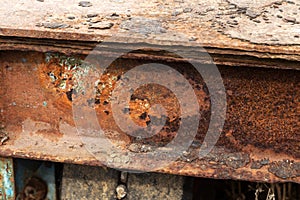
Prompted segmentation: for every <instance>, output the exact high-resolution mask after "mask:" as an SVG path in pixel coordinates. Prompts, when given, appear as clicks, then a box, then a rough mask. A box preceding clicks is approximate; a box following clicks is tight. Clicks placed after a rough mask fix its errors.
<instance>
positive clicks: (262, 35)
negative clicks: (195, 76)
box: [0, 0, 300, 69]
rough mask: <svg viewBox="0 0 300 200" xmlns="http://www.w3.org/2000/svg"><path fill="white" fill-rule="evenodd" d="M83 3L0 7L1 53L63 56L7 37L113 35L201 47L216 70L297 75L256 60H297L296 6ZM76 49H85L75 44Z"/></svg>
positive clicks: (133, 0)
mask: <svg viewBox="0 0 300 200" xmlns="http://www.w3.org/2000/svg"><path fill="white" fill-rule="evenodd" d="M89 2H90V4H89V6H87V7H85V6H86V5H79V2H77V1H72V0H67V1H63V2H61V1H59V2H56V1H54V2H53V1H44V2H40V1H33V0H32V1H24V2H23V1H17V0H13V1H8V0H6V1H4V2H3V3H2V4H1V6H0V18H1V19H5V20H1V22H0V36H6V37H13V38H10V39H11V40H8V39H7V38H6V39H5V40H2V39H1V44H0V48H1V49H6V50H8V49H15V50H16V49H20V50H28V49H31V50H36V49H38V48H39V45H40V44H43V45H44V46H45V48H52V49H56V50H57V49H59V48H60V50H59V51H60V52H62V51H69V52H70V49H69V50H67V49H66V47H68V46H66V45H65V46H63V47H62V46H61V45H60V44H59V43H57V44H51V41H43V42H40V43H39V44H37V45H34V44H33V43H34V42H32V41H30V44H28V41H27V42H26V40H25V41H24V40H23V41H20V40H18V39H16V38H14V37H20V38H22V37H26V38H32V39H34V38H39V39H57V40H69V41H70V40H71V41H75V40H76V41H89V42H91V41H94V42H100V41H105V40H107V39H108V38H110V37H111V36H114V39H115V40H116V41H119V42H121V43H122V42H126V43H137V42H147V43H151V44H159V45H181V46H185V47H191V46H194V47H199V46H203V47H207V48H208V49H209V51H210V52H209V53H213V52H215V53H216V54H217V56H216V58H215V60H216V62H219V63H220V64H228V65H242V64H243V65H248V66H252V65H254V66H256V67H259V66H260V67H276V68H278V67H280V68H294V69H295V68H296V69H299V65H297V64H295V63H294V64H293V65H292V66H291V65H289V66H285V65H284V64H282V65H279V64H276V63H277V62H274V60H273V61H271V63H269V62H268V61H267V60H266V61H263V60H260V58H263V59H268V60H269V61H270V60H272V59H283V60H284V61H285V60H293V61H299V60H300V46H299V45H300V32H299V30H300V24H299V12H297V11H298V10H299V7H300V5H299V2H297V1H296V0H294V1H285V0H282V1H278V0H257V1H255V3H253V1H251V0H244V1H241V2H240V1H236V0H228V1H223V0H212V1H206V0H198V1H195V0H189V1H173V0H165V1H155V0H150V1H147V2H146V3H143V2H140V1H137V0H130V1H108V0H107V1H101V2H99V1H96V0H90V1H89ZM7 16H9V17H7ZM67 45H69V44H67ZM45 48H43V49H44V50H45ZM76 48H78V49H77V50H78V51H79V50H81V51H83V50H85V49H82V46H80V45H79V46H76ZM76 48H75V49H76ZM75 49H74V50H75ZM79 53H83V52H79ZM222 55H223V57H222ZM240 56H244V57H240ZM248 56H250V57H248ZM232 57H234V58H235V59H232Z"/></svg>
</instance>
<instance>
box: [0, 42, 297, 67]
mask: <svg viewBox="0 0 300 200" xmlns="http://www.w3.org/2000/svg"><path fill="white" fill-rule="evenodd" d="M0 42H1V43H0V50H21V51H38V52H61V53H65V54H69V55H71V54H83V55H88V54H89V53H91V51H93V49H95V48H96V46H97V45H101V42H93V41H90V42H88V41H73V40H53V39H34V38H19V37H0ZM169 45H170V44H166V45H164V44H160V45H156V44H146V43H138V42H135V43H110V46H109V48H107V50H106V52H101V53H102V54H103V53H105V54H106V55H107V56H113V55H114V52H115V51H119V50H120V49H124V50H127V49H143V48H145V46H146V47H147V48H149V46H152V47H153V49H161V50H164V47H166V46H169ZM103 49H104V48H101V50H102V51H103ZM172 49H173V51H174V53H178V54H179V55H180V53H181V52H182V51H188V52H189V55H190V57H191V58H192V59H193V60H192V61H193V62H201V61H203V60H202V59H201V58H200V57H199V54H198V52H199V49H200V51H207V52H208V53H209V55H210V56H211V57H212V59H213V61H214V62H215V64H217V65H228V66H248V67H264V68H277V69H296V70H299V69H300V66H299V62H298V61H300V55H299V54H297V53H296V52H290V54H289V53H288V54H280V53H268V52H260V51H247V50H239V49H229V48H228V49H227V48H214V47H211V46H203V47H197V46H193V45H192V46H189V47H187V46H182V45H174V46H172ZM95 52H97V51H93V53H95ZM195 52H196V53H195ZM127 58H139V59H143V58H146V59H153V60H169V61H171V62H180V61H182V59H181V58H174V57H173V56H169V55H168V54H166V53H162V52H158V53H157V54H156V55H155V54H154V55H151V56H149V55H148V54H147V55H143V54H141V53H130V54H128V55H127ZM185 60H186V59H185ZM204 60H205V59H204Z"/></svg>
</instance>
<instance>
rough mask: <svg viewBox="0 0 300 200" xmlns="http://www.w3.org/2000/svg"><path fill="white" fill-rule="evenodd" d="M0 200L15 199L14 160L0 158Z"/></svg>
mask: <svg viewBox="0 0 300 200" xmlns="http://www.w3.org/2000/svg"><path fill="white" fill-rule="evenodd" d="M0 173H1V176H0V199H2V200H13V199H15V184H14V170H13V159H12V158H0Z"/></svg>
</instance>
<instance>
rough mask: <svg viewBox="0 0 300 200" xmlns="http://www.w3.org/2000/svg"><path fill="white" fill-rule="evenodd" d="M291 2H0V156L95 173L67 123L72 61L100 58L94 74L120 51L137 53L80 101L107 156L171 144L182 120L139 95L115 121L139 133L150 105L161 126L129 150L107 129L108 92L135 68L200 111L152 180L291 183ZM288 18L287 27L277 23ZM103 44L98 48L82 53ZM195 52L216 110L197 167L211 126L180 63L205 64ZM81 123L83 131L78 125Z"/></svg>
mask: <svg viewBox="0 0 300 200" xmlns="http://www.w3.org/2000/svg"><path fill="white" fill-rule="evenodd" d="M291 2H292V1H288V2H287V1H282V2H281V1H275V0H261V1H257V3H256V4H255V6H253V5H252V4H251V1H248V0H245V1H242V2H239V1H236V0H228V1H226V2H224V1H221V0H213V1H209V2H206V1H202V0H201V1H192V0H191V1H184V2H183V1H182V2H181V1H178V2H177V1H176V2H174V1H147V3H141V2H137V1H135V0H131V1H126V3H124V2H119V1H113V2H112V1H104V2H101V3H100V2H97V1H92V0H91V1H90V4H89V7H84V6H83V5H78V4H77V3H76V4H73V1H64V2H60V3H55V4H54V3H53V2H39V1H36V2H34V3H30V2H26V3H24V4H22V5H21V4H20V3H19V2H18V1H6V3H2V5H1V7H0V18H2V19H4V18H5V19H7V20H1V22H0V76H1V79H0V85H1V87H0V126H1V127H0V133H1V144H2V145H1V146H0V155H1V156H5V157H7V156H8V157H21V158H30V159H38V160H51V161H57V162H68V163H75V164H87V165H103V162H102V160H99V159H96V158H95V157H94V156H93V155H92V154H91V153H90V152H89V151H88V150H87V148H86V144H85V143H84V142H83V141H82V139H85V138H86V139H87V140H88V139H93V138H92V137H91V138H90V136H89V135H86V137H83V138H82V135H81V137H80V136H79V135H78V134H77V132H78V127H76V120H78V119H75V118H74V115H73V114H74V113H73V112H74V110H73V109H72V107H73V105H74V99H73V98H74V97H75V96H76V95H78V91H77V90H76V84H77V86H78V83H79V81H80V80H79V79H78V78H79V77H80V76H81V75H82V72H83V71H84V70H85V69H86V68H85V67H87V66H83V65H82V60H84V59H85V58H86V56H87V55H89V54H91V53H92V54H95V55H97V54H98V53H99V54H101V55H104V57H103V60H102V61H101V62H99V64H100V65H101V64H103V63H105V62H106V59H108V60H109V59H110V58H113V57H114V56H115V55H116V54H117V52H118V51H119V50H120V49H121V50H124V51H127V50H128V51H130V50H131V49H136V50H141V49H142V51H133V52H130V53H128V54H126V55H124V56H123V57H122V58H119V59H117V60H116V61H114V62H113V63H112V65H111V66H110V68H109V69H108V70H107V71H106V72H105V73H104V75H103V76H102V77H99V80H98V81H97V82H95V83H97V84H95V90H96V95H95V98H93V99H90V100H88V101H85V102H83V103H85V104H87V105H88V106H90V107H92V108H94V110H95V113H96V115H97V117H98V118H97V120H98V122H99V124H100V125H101V126H102V127H103V128H104V129H105V130H106V131H107V133H106V136H107V138H109V139H110V141H111V142H112V143H113V144H114V145H116V146H118V147H119V148H121V149H122V150H124V151H128V152H134V153H146V152H147V151H150V152H151V150H153V149H152V146H154V147H158V146H159V147H161V146H163V145H165V144H166V143H168V142H170V141H171V140H172V139H174V138H175V135H176V132H177V130H178V127H179V125H180V124H181V122H182V118H181V117H180V114H181V113H180V109H179V106H178V102H177V100H176V98H175V96H174V95H172V93H171V92H170V91H169V90H167V89H166V88H163V87H158V86H157V85H156V86H151V85H148V86H147V85H145V86H144V87H142V88H140V89H138V90H136V91H134V93H133V95H132V96H131V98H130V107H128V108H126V109H125V110H124V112H125V113H126V114H128V115H129V116H130V117H131V119H133V121H134V122H135V123H136V124H138V125H140V126H141V127H147V126H148V123H149V122H150V121H153V119H154V118H153V116H152V118H151V115H152V114H151V110H150V105H154V104H162V105H164V107H165V109H166V110H167V114H168V115H167V116H166V124H164V126H163V127H162V128H163V129H162V131H161V132H160V133H159V134H158V135H157V136H155V137H151V138H149V139H146V140H145V141H143V142H141V141H140V140H137V139H135V138H134V137H132V136H130V135H128V134H126V133H124V131H122V130H121V129H120V128H119V127H118V126H117V124H116V122H115V118H114V116H113V114H112V113H113V112H112V101H111V100H112V99H111V95H112V90H114V89H115V88H116V85H117V83H118V81H119V79H120V77H122V75H124V73H125V72H127V71H128V70H129V69H132V68H133V67H134V66H139V65H142V64H145V63H150V62H157V63H161V64H166V65H169V66H172V67H173V68H174V69H176V70H178V71H179V72H180V73H181V74H182V75H183V76H184V77H185V79H186V80H187V81H188V83H189V84H190V85H191V86H192V88H193V89H194V91H195V94H196V97H197V100H198V104H199V107H200V109H199V113H200V120H199V122H200V124H199V127H198V132H197V135H196V137H195V139H194V141H193V142H192V144H191V146H190V148H189V149H187V150H186V151H185V152H182V155H180V156H179V157H178V159H177V160H176V161H175V162H172V163H171V164H170V165H169V166H167V167H164V168H161V169H158V170H157V171H159V172H164V173H172V174H179V175H190V176H199V177H212V178H222V179H228V178H231V179H242V180H250V181H266V182H277V181H279V182H280V181H282V182H283V181H293V182H298V183H299V182H300V154H299V153H300V151H299V144H300V143H299V141H300V136H299V133H300V130H299V128H300V122H299V118H300V110H299V109H300V107H299V102H300V100H299V98H300V94H299V92H300V90H299V89H300V85H299V83H300V80H299V79H300V76H299V75H300V74H299V69H300V68H299V62H300V39H299V38H300V37H299V21H298V19H299V17H298V15H299V12H297V10H298V9H299V6H300V5H299V4H297V3H294V4H293V3H291ZM8 8H9V9H8ZM66 8H70V9H68V10H69V11H68V12H66ZM285 10H286V11H288V12H283V11H285ZM293 10H294V14H293V15H295V16H288V15H285V13H293V12H291V11H293ZM7 16H13V17H9V18H7ZM111 36H113V40H112V41H111ZM109 39H110V40H109ZM107 40H108V41H110V43H107ZM104 42H106V46H105V47H103V48H101V50H98V51H97V50H94V51H92V50H93V49H94V48H95V47H96V46H97V45H101V44H103V43H104ZM108 44H109V45H108ZM145 47H146V49H145ZM167 47H168V48H170V47H172V51H173V53H174V54H178V55H180V54H181V52H183V51H185V52H186V51H188V52H189V58H188V59H186V58H182V57H180V56H176V55H175V56H174V54H169V53H168V52H165V51H163V50H164V49H165V48H167ZM202 47H204V48H205V49H202ZM157 48H158V49H160V50H162V51H160V50H157ZM155 49H156V50H155ZM202 50H203V51H207V52H208V53H209V54H210V56H211V57H212V59H213V61H214V63H216V64H217V65H218V70H219V71H220V73H221V76H222V79H223V83H224V86H225V90H226V94H224V95H226V103H227V107H226V120H225V124H224V128H223V129H222V133H221V136H220V138H219V139H218V142H217V144H216V146H215V147H214V149H213V151H212V152H210V153H209V154H208V155H207V156H206V157H204V158H201V159H200V158H199V155H198V152H199V148H200V146H201V144H202V142H203V140H204V136H205V133H206V131H207V129H208V127H209V122H210V121H209V119H210V117H211V115H212V112H211V111H212V105H211V103H212V102H211V96H210V95H211V94H210V92H209V91H208V89H207V86H206V83H205V82H204V81H203V80H202V78H201V77H200V76H198V75H195V74H197V73H195V70H193V69H192V67H191V65H190V64H189V63H187V61H189V62H198V63H202V64H203V63H204V64H211V63H205V62H206V61H207V60H205V56H204V57H201V56H199V54H198V53H199V51H202ZM91 51H92V52H91ZM49 52H50V53H49ZM51 52H52V53H51ZM200 55H201V54H200ZM235 66H236V67H235ZM167 73H168V72H167V71H162V72H160V76H161V77H167ZM139 78H141V77H139ZM179 85H180V84H179ZM76 92H77V93H76ZM184 92H185V91H184V90H183V93H184ZM184 94H185V93H184ZM184 97H185V99H189V98H190V97H189V96H184ZM87 108H88V107H87ZM220 109H222V108H220ZM189 111H190V112H188V115H187V120H192V119H194V117H195V116H194V115H193V113H194V112H195V109H194V108H193V107H190V108H189ZM154 117H156V118H155V119H158V120H160V119H161V118H159V117H157V116H154ZM188 122H189V121H188ZM84 124H85V125H86V127H88V125H89V122H88V121H86V122H85V123H84ZM84 124H83V125H84ZM102 153H103V155H106V154H107V155H106V156H108V157H111V159H112V160H119V161H124V162H127V163H130V162H131V160H130V158H128V157H126V156H125V157H121V158H118V157H117V156H116V155H115V154H111V152H102ZM154 161H155V160H153V162H154ZM151 162H152V160H151V159H150V158H149V159H148V160H144V162H141V163H140V164H137V165H132V166H130V170H141V171H143V170H144V169H145V167H146V166H145V163H147V164H149V163H150V164H151Z"/></svg>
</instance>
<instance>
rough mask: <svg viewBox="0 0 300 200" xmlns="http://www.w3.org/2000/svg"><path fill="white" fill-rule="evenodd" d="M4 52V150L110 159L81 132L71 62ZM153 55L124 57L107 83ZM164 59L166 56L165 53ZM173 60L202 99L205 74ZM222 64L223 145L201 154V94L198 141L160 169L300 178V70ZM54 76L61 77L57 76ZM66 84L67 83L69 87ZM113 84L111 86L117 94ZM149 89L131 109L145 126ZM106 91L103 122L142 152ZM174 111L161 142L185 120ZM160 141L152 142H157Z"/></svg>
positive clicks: (100, 110) (169, 102) (0, 101)
mask: <svg viewBox="0 0 300 200" xmlns="http://www.w3.org/2000/svg"><path fill="white" fill-rule="evenodd" d="M0 54H1V56H0V66H1V71H0V75H1V77H2V79H1V80H0V82H1V86H2V87H1V88H0V93H1V97H0V107H1V113H0V117H1V126H2V127H3V128H2V129H3V132H5V134H7V136H8V137H9V140H7V141H5V142H4V144H3V145H2V146H1V152H0V154H1V155H2V156H14V157H22V158H30V159H42V160H52V161H58V162H68V163H76V164H88V165H102V164H101V162H100V161H99V160H97V159H95V157H93V155H91V154H90V153H89V152H88V151H87V150H86V149H85V147H84V145H83V143H82V141H81V140H80V138H79V137H78V136H77V135H76V133H77V130H76V127H75V125H74V121H73V115H72V101H71V99H70V96H69V92H70V91H69V90H70V88H69V87H68V84H69V83H68V82H64V80H63V79H62V78H61V74H64V73H65V74H67V73H68V72H67V71H63V73H61V71H60V70H61V69H63V68H61V67H60V65H59V64H58V63H57V62H58V61H59V59H53V60H52V61H51V62H48V63H47V62H46V61H45V58H46V56H47V55H45V54H43V53H38V52H17V51H2V52H0ZM83 57H84V56H83ZM61 58H62V59H67V58H72V56H71V57H68V56H62V57H61ZM78 58H82V56H79V57H78ZM150 61H151V60H149V61H145V59H141V60H140V59H134V60H133V59H123V60H122V59H121V60H119V61H118V62H116V63H115V65H116V66H114V67H112V68H111V71H110V73H107V74H106V75H105V76H104V77H103V78H104V86H105V87H106V86H108V85H109V84H112V85H113V84H114V83H113V82H114V81H112V82H111V83H110V82H109V80H115V79H112V77H115V76H116V77H117V76H118V74H122V72H123V71H124V70H128V69H130V68H131V67H132V66H137V65H140V64H142V63H145V62H146V63H147V62H150ZM161 62H162V63H165V61H163V60H162V61H161ZM167 64H169V65H171V66H173V67H174V68H175V69H178V70H179V71H181V72H182V73H183V74H186V78H187V80H189V81H190V82H191V84H192V85H193V87H194V88H195V91H196V94H197V96H198V97H199V99H205V97H207V96H208V94H207V91H206V88H205V86H204V84H203V82H201V78H199V77H195V76H191V74H194V72H193V71H192V70H191V69H190V67H189V65H188V64H184V63H178V62H174V63H172V62H171V63H167ZM218 68H219V70H220V72H221V75H222V78H223V81H224V85H225V88H226V96H227V105H228V106H227V115H226V122H225V125H224V130H223V132H222V134H221V137H220V139H219V141H218V143H217V145H216V147H215V148H214V149H213V151H212V152H211V153H210V154H209V155H208V156H207V157H205V158H203V159H198V158H197V152H198V150H199V144H201V141H202V140H203V136H204V133H205V130H206V129H207V125H208V119H207V117H208V116H209V115H210V114H209V111H210V102H209V100H206V101H202V100H201V101H199V102H200V103H201V104H200V105H201V106H202V107H201V108H202V110H201V116H202V118H201V119H200V122H201V123H200V127H199V132H198V134H197V136H196V139H195V141H194V142H193V144H192V146H191V148H190V149H189V150H188V151H187V152H186V153H185V154H184V155H183V156H182V157H181V158H179V159H178V160H177V161H176V162H174V163H172V164H171V165H170V166H169V167H166V168H164V169H160V170H159V171H160V172H165V173H172V174H181V175H191V176H200V177H212V178H222V179H228V178H232V179H243V180H252V181H267V182H274V181H293V182H299V177H300V174H299V173H300V168H299V152H300V151H299V127H300V125H299V114H300V112H299V102H300V101H299V97H300V95H299V91H300V90H299V88H300V85H299V83H300V81H299V77H300V76H299V71H296V70H276V69H262V68H247V67H243V68H241V67H239V68H233V67H226V66H219V67H218ZM50 72H53V74H51V73H50ZM52 76H55V77H56V78H55V80H53V77H52ZM62 84H65V85H63V87H61V86H62ZM70 84H71V83H70ZM108 88H109V87H107V88H106V89H107V90H106V89H105V90H104V93H105V92H108V93H109V90H108ZM144 89H146V90H144V91H142V90H140V91H137V92H136V93H135V95H134V96H135V97H134V99H133V102H132V104H131V106H132V112H131V113H132V114H131V115H132V117H133V119H135V121H136V122H137V123H140V124H141V125H142V124H145V123H146V120H147V119H144V118H140V115H141V113H142V112H144V110H143V109H145V108H143V105H144V103H145V102H144V100H143V99H146V98H147V95H152V93H151V88H148V89H149V90H148V91H150V92H149V93H147V92H145V91H147V88H144ZM152 89H153V88H152ZM155 89H157V88H155ZM158 90H159V91H160V94H165V96H166V98H163V99H161V98H159V97H157V99H156V101H157V102H160V103H163V104H165V105H166V106H167V108H168V109H169V110H170V112H172V113H174V114H176V106H174V102H176V101H174V100H173V97H172V95H170V94H169V93H168V91H165V90H160V89H159V88H158ZM101 98H102V99H100V101H99V102H102V103H100V104H97V105H96V106H97V107H96V111H97V114H98V115H99V116H100V118H101V119H102V120H101V121H100V123H101V124H102V125H103V126H104V127H105V128H106V129H108V130H111V131H117V133H118V134H117V135H111V136H109V138H110V139H111V140H112V141H113V142H116V143H118V144H120V145H124V146H125V147H126V148H128V150H130V151H139V149H140V147H139V143H138V141H135V140H132V138H130V137H129V136H127V135H126V134H124V133H122V132H121V131H120V130H118V129H117V128H116V126H115V125H114V121H113V117H112V116H111V110H110V109H111V108H110V101H109V100H107V99H106V98H108V96H105V95H103V96H102V97H101ZM153 99H155V94H154V96H153ZM140 102H143V103H142V104H140ZM140 105H142V107H141V108H140V107H139V106H140ZM168 106H169V107H168ZM174 116H175V118H174V119H171V118H170V119H169V122H168V124H167V125H166V127H164V131H163V132H162V134H161V135H160V136H159V137H157V138H153V139H154V140H153V141H154V142H156V141H159V139H161V138H160V137H162V138H163V137H165V136H166V137H167V140H166V141H169V139H172V137H173V136H174V134H175V132H173V131H172V130H176V126H177V125H176V123H177V122H176V115H174ZM110 133H112V132H110ZM153 141H151V140H148V141H146V142H148V143H149V144H151V142H153ZM152 144H153V143H152ZM135 147H137V148H135ZM149 162H151V161H149ZM132 167H133V169H136V170H143V169H144V166H143V164H141V165H137V166H132Z"/></svg>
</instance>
